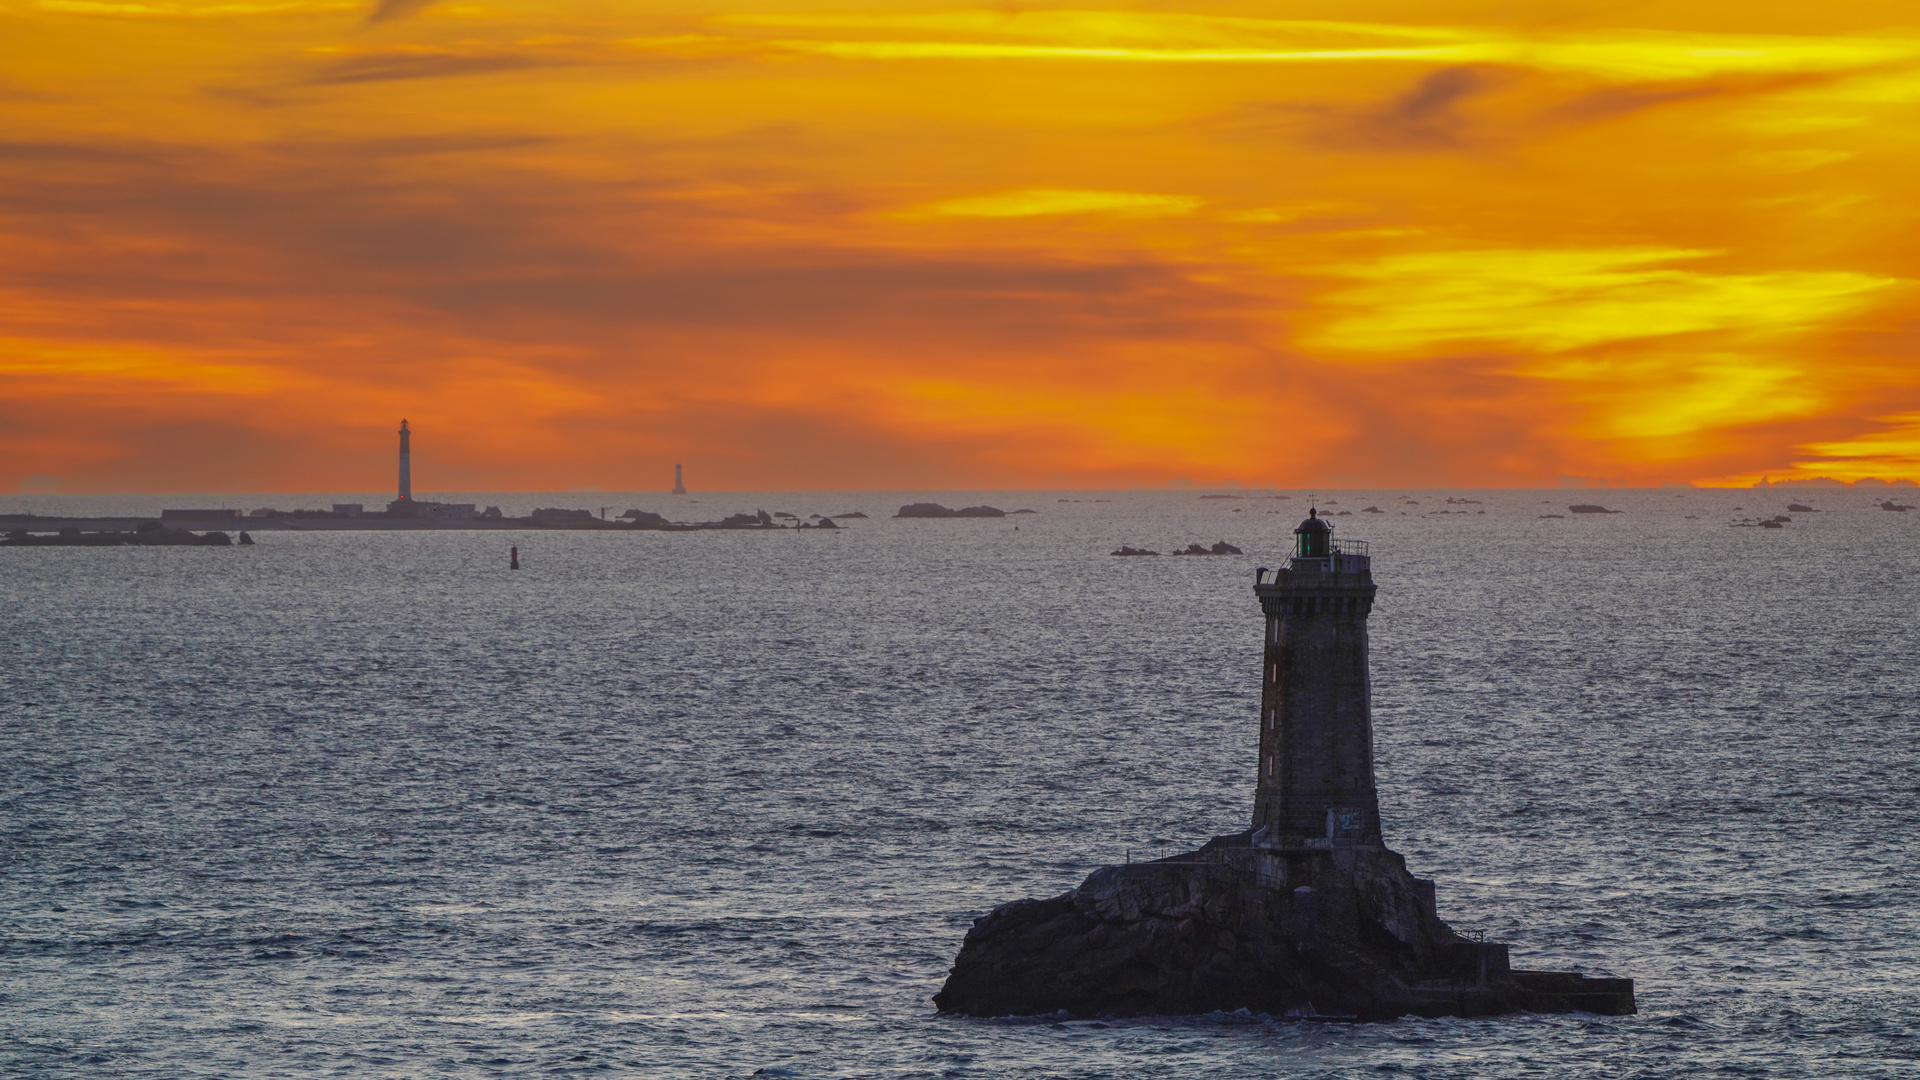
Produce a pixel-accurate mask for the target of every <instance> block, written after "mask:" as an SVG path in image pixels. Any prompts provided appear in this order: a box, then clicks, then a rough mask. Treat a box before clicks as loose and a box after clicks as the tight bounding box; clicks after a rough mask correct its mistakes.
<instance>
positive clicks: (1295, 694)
mask: <svg viewBox="0 0 1920 1080" xmlns="http://www.w3.org/2000/svg"><path fill="white" fill-rule="evenodd" d="M1293 534H1294V538H1295V543H1294V552H1293V557H1292V558H1291V559H1289V560H1288V562H1287V565H1286V567H1285V568H1283V569H1280V570H1262V571H1261V572H1260V574H1259V576H1258V578H1257V579H1256V581H1255V584H1254V590H1253V591H1254V593H1255V595H1257V596H1258V597H1259V598H1260V607H1261V609H1262V610H1264V611H1265V612H1266V616H1267V637H1266V641H1267V646H1266V662H1265V664H1264V665H1263V667H1262V672H1261V676H1262V680H1263V683H1264V690H1263V692H1262V694H1261V697H1260V761H1259V769H1260V779H1259V783H1258V784H1257V786H1256V787H1255V789H1254V799H1253V829H1254V835H1255V837H1256V838H1257V841H1256V842H1258V843H1262V844H1267V845H1272V846H1276V847H1287V848H1303V847H1332V846H1335V845H1342V846H1344V845H1356V844H1357V845H1368V846H1379V845H1380V843H1381V839H1380V800H1379V796H1378V795H1377V794H1376V793H1375V791H1374V786H1373V705H1372V692H1371V688H1370V685H1369V680H1368V675H1367V615H1368V613H1370V612H1371V611H1372V610H1373V594H1374V584H1373V570H1372V566H1371V561H1370V559H1369V557H1368V555H1367V546H1366V545H1365V544H1363V543H1357V542H1354V541H1335V540H1334V539H1333V527H1332V526H1331V525H1329V524H1327V522H1326V519H1324V518H1322V517H1321V516H1320V513H1319V511H1318V510H1317V509H1315V510H1310V511H1308V515H1307V520H1305V521H1303V522H1301V523H1300V527H1299V528H1297V529H1295V530H1294V531H1293Z"/></svg>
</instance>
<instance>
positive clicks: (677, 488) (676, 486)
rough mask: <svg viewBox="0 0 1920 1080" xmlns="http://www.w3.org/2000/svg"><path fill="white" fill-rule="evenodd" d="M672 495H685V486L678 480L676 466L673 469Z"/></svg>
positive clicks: (678, 468)
mask: <svg viewBox="0 0 1920 1080" xmlns="http://www.w3.org/2000/svg"><path fill="white" fill-rule="evenodd" d="M673 493H674V494H675V495H685V494H686V493H687V485H686V483H685V482H684V481H682V480H681V479H680V466H678V465H675V466H674V467H673Z"/></svg>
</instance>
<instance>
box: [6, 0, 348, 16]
mask: <svg viewBox="0 0 1920 1080" xmlns="http://www.w3.org/2000/svg"><path fill="white" fill-rule="evenodd" d="M34 6H35V7H37V8H39V9H40V10H42V11H52V12H57V13H59V14H62V15H107V16H113V17H117V18H133V19H226V18H238V17H244V16H250V15H296V14H311V13H316V12H331V11H358V10H360V9H361V8H364V7H365V6H366V5H365V4H361V3H340V2H329V0H295V2H294V3H285V4H120V3H106V2H100V0H37V2H36V3H35V4H34Z"/></svg>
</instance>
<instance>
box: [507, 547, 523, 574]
mask: <svg viewBox="0 0 1920 1080" xmlns="http://www.w3.org/2000/svg"><path fill="white" fill-rule="evenodd" d="M507 569H509V570H518V569H520V549H519V548H518V547H510V548H508V549H507Z"/></svg>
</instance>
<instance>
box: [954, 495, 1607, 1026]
mask: <svg viewBox="0 0 1920 1080" xmlns="http://www.w3.org/2000/svg"><path fill="white" fill-rule="evenodd" d="M1294 535H1295V537H1296V538H1297V543H1296V549H1295V552H1294V555H1293V557H1292V558H1291V559H1290V560H1289V562H1288V565H1287V567H1286V568H1285V569H1282V570H1277V571H1267V570H1264V569H1263V570H1261V571H1260V572H1259V576H1258V578H1257V580H1256V582H1255V586H1254V592H1255V594H1256V595H1257V596H1258V597H1259V599H1260V605H1261V609H1262V611H1263V612H1264V613H1265V615H1266V618H1267V626H1266V636H1265V654H1264V658H1263V661H1262V665H1261V667H1262V680H1263V683H1264V688H1263V692H1262V695H1261V703H1260V716H1259V739H1258V748H1259V749H1258V758H1257V763H1256V765H1255V770H1256V775H1257V781H1256V783H1255V787H1254V809H1253V825H1252V827H1251V828H1250V829H1249V830H1248V831H1247V832H1244V833H1237V834H1234V835H1231V836H1220V837H1215V838H1214V839H1213V841H1212V842H1211V843H1208V844H1207V845H1206V846H1205V847H1202V848H1200V849H1199V850H1197V851H1192V852H1188V853H1186V854H1184V855H1176V856H1173V857H1172V858H1167V859H1160V860H1158V861H1155V862H1146V863H1128V864H1126V865H1123V866H1108V867H1103V868H1101V869H1100V870H1097V871H1095V872H1094V873H1093V875H1092V876H1091V877H1089V878H1087V880H1086V881H1085V882H1083V883H1082V884H1081V885H1080V887H1079V888H1077V889H1075V890H1073V891H1072V892H1068V893H1064V894H1062V895H1060V896H1056V897H1054V898H1053V899H1051V900H1018V901H1015V902H1013V903H1010V904H1003V905H1001V906H1000V907H998V908H995V909H994V910H993V911H991V912H989V913H988V914H987V915H985V916H984V917H982V918H980V919H978V920H975V922H974V924H973V929H972V930H970V931H968V933H967V937H966V941H965V942H964V943H963V944H962V945H961V947H960V955H959V958H958V959H957V960H955V962H954V966H953V970H952V973H951V975H950V976H949V977H948V979H947V983H946V986H945V987H943V988H942V989H941V991H940V992H939V993H938V994H936V995H935V996H934V999H933V1000H934V1003H935V1004H936V1005H938V1006H939V1008H940V1011H941V1012H943V1013H960V1014H965V1015H969V1016H1020V1015H1036V1014H1046V1013H1057V1012H1061V1011H1065V1012H1068V1013H1073V1014H1077V1015H1082V1016H1141V1015H1155V1014H1160V1015H1176V1014H1191V1013H1205V1012H1212V1011H1215V1010H1235V1009H1249V1010H1253V1011H1256V1012H1265V1013H1271V1014H1274V1015H1293V1016H1316V1015H1318V1016H1344V1017H1352V1018H1356V1019H1385V1018H1390V1017H1394V1016H1402V1015H1408V1014H1414V1015H1422V1016H1481V1015H1487V1014H1493V1013H1506V1012H1518V1011H1522V1010H1528V1011H1536V1012H1571V1011H1575V1010H1583V1011H1587V1012H1595V1013H1607V1014H1615V1015H1618V1014H1624V1013H1631V1012H1633V1011H1634V1002H1633V981H1632V980H1631V979H1610V978H1609V979H1590V978H1585V977H1583V976H1580V975H1577V974H1573V973H1570V972H1555V971H1517V970H1514V969H1513V968H1512V967H1511V966H1510V964H1509V962H1508V956H1507V946H1505V945H1503V944H1498V943H1492V942H1484V941H1474V940H1469V939H1467V938H1465V937H1463V936H1461V935H1460V934H1458V933H1455V932H1454V930H1453V929H1452V928H1451V927H1449V926H1448V925H1447V924H1446V923H1444V922H1442V921H1441V920H1440V918H1439V916H1438V914H1437V913H1436V911H1435V906H1434V883H1433V882H1431V881H1426V880H1423V879H1420V878H1416V877H1414V876H1413V875H1412V874H1410V873H1408V872H1407V867H1406V860H1404V859H1402V858H1401V857H1400V856H1399V855H1398V854H1396V853H1395V852H1393V851H1391V850H1389V849H1388V848H1387V847H1386V845H1385V843H1384V841H1383V840H1382V838H1381V835H1382V834H1381V822H1380V812H1379V800H1378V797H1377V794H1376V792H1375V787H1374V775H1373V716H1372V701H1371V694H1372V690H1371V685H1370V676H1369V673H1368V655H1367V617H1368V615H1369V614H1370V613H1371V612H1372V609H1373V601H1374V594H1375V587H1374V583H1373V572H1372V560H1371V558H1370V556H1369V555H1368V553H1367V549H1366V545H1365V544H1354V543H1345V542H1336V541H1335V540H1334V539H1333V538H1332V529H1331V527H1330V526H1329V525H1328V524H1327V522H1326V521H1325V520H1324V519H1322V518H1320V517H1319V515H1318V513H1317V512H1314V513H1310V515H1309V517H1308V519H1307V520H1306V521H1303V522H1301V523H1300V527H1299V528H1298V529H1296V530H1294Z"/></svg>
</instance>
